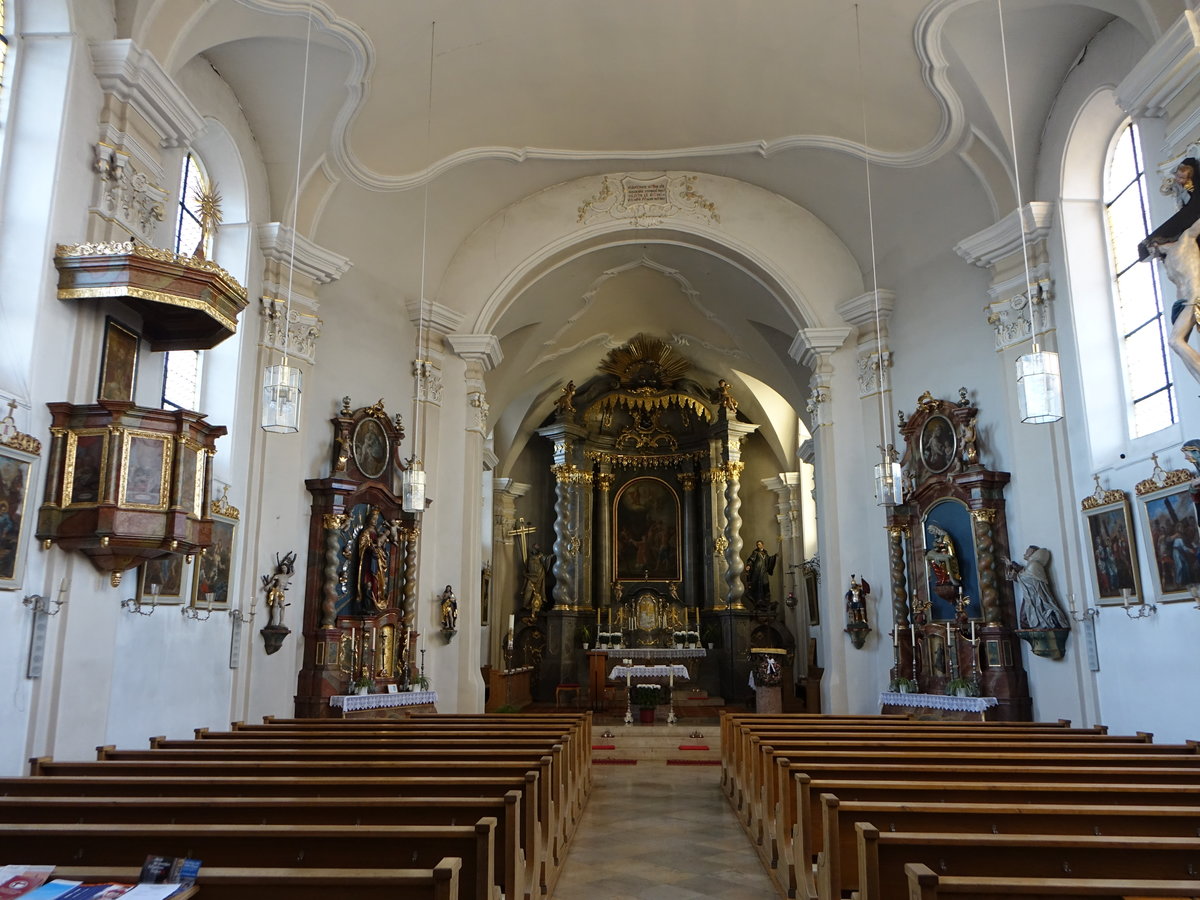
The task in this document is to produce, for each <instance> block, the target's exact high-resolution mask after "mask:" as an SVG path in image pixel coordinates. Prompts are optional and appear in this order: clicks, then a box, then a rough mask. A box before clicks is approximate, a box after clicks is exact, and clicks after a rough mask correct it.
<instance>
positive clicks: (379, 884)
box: [54, 858, 462, 900]
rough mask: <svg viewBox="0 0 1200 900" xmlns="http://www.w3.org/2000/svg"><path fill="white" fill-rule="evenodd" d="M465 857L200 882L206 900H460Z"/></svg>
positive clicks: (234, 873) (212, 876) (118, 873)
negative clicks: (414, 865) (422, 865)
mask: <svg viewBox="0 0 1200 900" xmlns="http://www.w3.org/2000/svg"><path fill="white" fill-rule="evenodd" d="M461 868H462V860H460V859H457V858H455V859H443V860H441V861H440V862H439V863H438V864H437V865H435V866H434V867H433V868H431V869H324V868H314V869H298V868H282V867H280V868H259V867H255V868H247V867H214V866H207V865H206V866H202V867H201V869H200V874H199V877H198V879H197V882H196V886H197V888H198V889H199V895H200V897H202V898H204V900H329V898H330V897H343V896H344V897H354V898H355V900H459V896H460V895H459V889H458V879H459V870H460V869H461ZM140 873H141V870H140V869H137V868H129V867H127V866H58V867H57V868H56V869H55V870H54V875H55V877H56V878H66V879H69V880H71V881H83V882H85V883H101V882H117V883H121V884H134V883H136V882H137V880H138V876H139V875H140Z"/></svg>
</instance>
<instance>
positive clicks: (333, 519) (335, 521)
mask: <svg viewBox="0 0 1200 900" xmlns="http://www.w3.org/2000/svg"><path fill="white" fill-rule="evenodd" d="M349 521H350V516H349V515H347V514H346V513H326V514H325V515H324V516H323V517H322V518H321V524H322V525H324V526H325V530H326V531H341V530H342V529H343V528H345V527H346V523H347V522H349Z"/></svg>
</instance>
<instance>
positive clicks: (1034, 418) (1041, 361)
mask: <svg viewBox="0 0 1200 900" xmlns="http://www.w3.org/2000/svg"><path fill="white" fill-rule="evenodd" d="M996 11H997V13H998V14H999V18H1000V57H1001V60H1002V61H1003V63H1004V96H1005V99H1006V100H1007V102H1008V139H1009V144H1010V146H1011V147H1012V164H1013V184H1014V186H1015V193H1016V198H1017V228H1018V229H1020V232H1021V258H1022V261H1023V263H1024V271H1025V299H1026V309H1027V310H1028V315H1029V336H1030V340H1031V343H1032V352H1030V353H1027V354H1025V355H1024V356H1021V357H1018V359H1017V363H1016V366H1017V400H1018V405H1019V407H1020V413H1021V421H1022V422H1027V423H1030V424H1033V425H1047V424H1050V423H1052V422H1057V421H1058V420H1059V419H1061V418H1062V416H1063V403H1062V381H1061V375H1060V369H1059V362H1058V354H1057V353H1055V352H1054V351H1050V350H1042V349H1041V347H1040V346H1039V345H1038V337H1037V322H1036V320H1035V316H1034V304H1035V303H1037V302H1040V298H1041V294H1042V289H1041V285H1038V288H1037V297H1036V298H1035V295H1034V285H1033V276H1032V274H1031V272H1030V268H1029V242H1028V239H1027V238H1026V236H1025V207H1024V204H1023V202H1022V200H1021V170H1020V165H1019V163H1018V154H1017V126H1016V117H1015V116H1014V115H1013V102H1012V82H1011V81H1010V80H1009V75H1008V41H1007V38H1006V36H1005V33H1004V32H1005V29H1004V0H996Z"/></svg>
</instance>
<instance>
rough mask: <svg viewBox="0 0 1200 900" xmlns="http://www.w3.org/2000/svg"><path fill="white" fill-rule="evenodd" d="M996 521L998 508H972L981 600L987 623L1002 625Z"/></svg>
mask: <svg viewBox="0 0 1200 900" xmlns="http://www.w3.org/2000/svg"><path fill="white" fill-rule="evenodd" d="M995 521H996V510H994V509H973V510H971V523H972V525H974V528H975V553H976V563H977V565H978V567H979V602H980V604H981V605H982V607H983V621H984V624H986V625H1000V624H1001V623H1002V622H1003V614H1002V612H1001V609H1000V588H999V584H998V582H997V580H996V541H995V537H994V535H993V534H992V523H993V522H995Z"/></svg>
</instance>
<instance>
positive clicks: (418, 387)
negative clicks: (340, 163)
mask: <svg viewBox="0 0 1200 900" xmlns="http://www.w3.org/2000/svg"><path fill="white" fill-rule="evenodd" d="M436 37H437V22H436V21H433V22H430V23H429V88H428V94H427V96H426V98H425V150H426V153H427V154H428V152H429V150H430V148H431V134H432V130H433V57H434V48H435V46H436ZM428 242H429V182H428V181H426V182H425V187H424V196H423V198H422V204H421V277H420V291H419V293H418V295H417V352H416V356H415V358H414V359H413V433H412V453H411V454H410V455H409V458H408V466H407V468H406V469H405V471H404V473H403V479H402V480H403V490H402V492H401V494H402V497H401V499H402V504H403V507H404V509H405V510H406V511H408V512H423V511H424V509H425V471H424V464H423V463H422V461H421V457H422V456H423V455H424V452H423V449H422V447H421V443H420V438H421V436H423V435H424V434H425V429H424V427H423V424H422V418H423V413H424V410H423V408H422V404H421V393H422V390H423V386H424V385H425V383H426V379H427V378H428V377H429V360H428V359H426V357H425V263H426V248H427V246H428Z"/></svg>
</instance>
